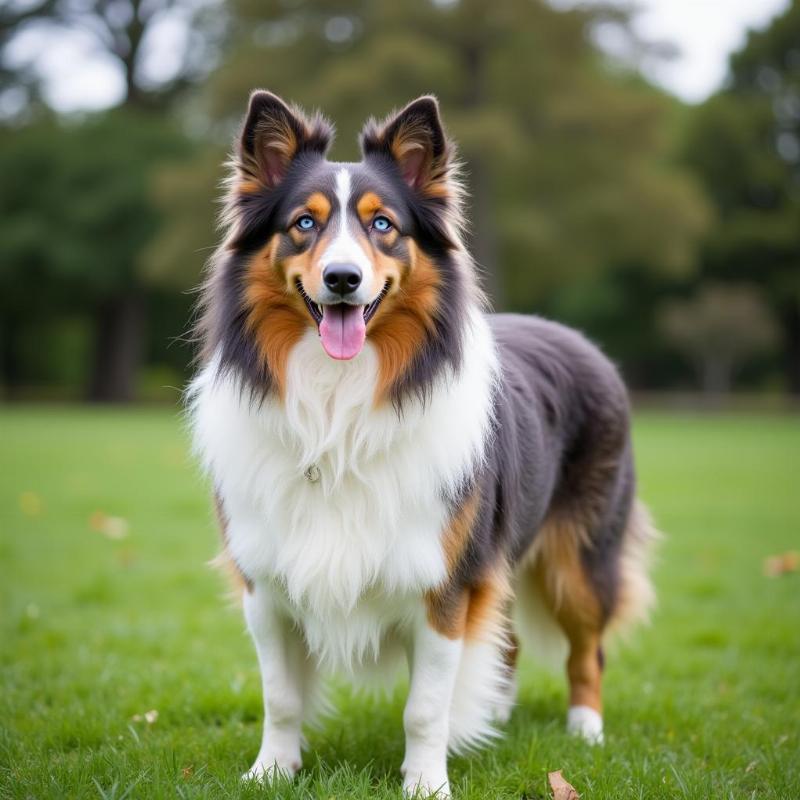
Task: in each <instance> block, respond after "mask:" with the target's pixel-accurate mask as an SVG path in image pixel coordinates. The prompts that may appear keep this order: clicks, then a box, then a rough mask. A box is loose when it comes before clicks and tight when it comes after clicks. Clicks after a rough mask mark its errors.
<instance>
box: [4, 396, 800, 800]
mask: <svg viewBox="0 0 800 800" xmlns="http://www.w3.org/2000/svg"><path fill="white" fill-rule="evenodd" d="M636 445H637V453H638V463H639V471H640V475H641V493H642V495H643V496H644V497H645V499H646V500H647V501H648V503H649V504H650V505H651V507H652V509H653V511H654V513H655V516H656V518H657V521H658V522H659V524H660V526H661V527H662V528H663V529H664V530H665V531H666V532H667V533H668V537H667V538H666V540H665V541H664V543H663V545H662V547H661V553H660V559H659V563H658V565H657V568H656V572H655V574H656V583H657V585H658V590H659V596H660V608H659V610H658V612H657V614H656V615H655V618H654V620H653V624H652V626H651V627H649V628H647V629H642V630H640V631H637V633H636V635H635V636H634V637H633V638H632V639H631V640H630V641H629V642H627V643H624V644H619V645H617V646H616V647H612V648H611V652H610V654H609V658H608V669H607V673H606V675H607V677H606V684H605V685H606V705H607V712H606V728H607V744H606V745H605V746H604V747H600V748H594V749H592V748H590V747H588V746H586V745H583V744H581V743H580V742H577V741H574V740H571V739H570V738H568V737H567V736H566V735H565V734H564V733H563V732H562V728H563V718H564V705H565V687H564V682H563V680H562V679H561V676H559V675H552V674H549V673H547V672H543V671H540V670H537V669H535V668H533V667H532V666H526V667H525V669H524V672H523V680H522V692H521V698H520V704H519V707H518V708H517V709H516V711H515V713H514V716H513V718H512V721H511V723H510V725H509V728H508V735H507V736H506V738H505V739H504V740H503V741H502V742H501V743H500V744H499V745H498V746H497V747H495V748H494V749H490V750H486V751H482V752H480V753H477V754H476V755H473V756H471V757H469V758H458V759H454V760H453V761H452V764H451V780H452V783H453V788H454V794H455V796H456V797H457V798H545V797H549V793H548V791H547V788H546V773H547V771H548V770H555V769H561V770H563V773H564V776H565V777H566V778H567V779H568V780H570V782H571V783H573V784H574V786H575V787H576V788H577V789H578V791H579V792H581V793H582V796H583V797H584V798H591V799H592V800H595V799H596V798H615V800H617V799H619V798H703V799H704V800H705V798H785V799H786V800H796V798H800V574H797V573H795V574H789V575H786V576H783V577H780V578H768V577H765V576H764V575H763V574H762V561H763V559H764V557H765V556H768V555H772V554H777V553H781V552H784V551H787V550H790V549H800V480H799V477H800V419H798V418H797V417H766V416H764V417H755V416H750V417H748V416H735V417H711V416H689V415H685V416H684V415H660V414H653V413H648V414H646V415H641V416H640V417H639V418H638V419H637V425H636ZM104 515H110V516H111V517H115V518H116V517H119V518H120V520H116V519H110V520H109V519H108V518H107V516H104ZM126 528H127V530H126ZM216 546H217V539H216V532H215V530H214V526H213V524H212V515H211V512H210V508H209V503H208V501H207V497H206V493H205V490H204V487H203V485H202V482H201V481H200V480H199V478H198V477H197V474H196V471H195V470H194V468H193V467H192V466H191V464H190V462H189V459H188V456H187V453H186V441H185V436H184V434H183V432H182V429H181V424H180V422H179V420H178V418H177V415H176V414H173V413H170V412H168V411H164V410H126V411H110V410H109V411H106V410H99V409H76V410H52V409H51V410H48V409H39V410H29V409H5V410H1V411H0V565H2V582H0V600H1V602H2V607H1V608H2V620H1V626H2V627H1V628H0V642H2V644H0V670H1V673H0V797H2V798H29V797H33V798H45V797H70V798H71V797H96V798H116V799H117V800H121V798H135V797H141V798H162V797H163V798H174V797H176V796H177V797H180V798H190V797H191V798H200V797H209V798H211V797H214V798H216V797H224V798H228V797H253V798H255V797H280V798H300V797H302V798H336V799H337V800H342V798H371V800H381V799H382V798H390V797H392V798H399V797H400V796H401V791H400V780H399V773H398V766H399V764H400V762H401V760H402V745H403V737H402V726H401V714H402V692H401V691H399V690H398V692H397V693H396V694H395V695H394V696H392V697H390V698H388V699H379V700H376V699H370V698H362V697H358V696H353V695H352V694H350V693H348V692H347V691H346V690H344V689H340V690H338V694H337V699H338V701H339V704H340V707H341V710H342V713H341V716H340V717H338V718H336V719H334V720H332V721H330V722H328V723H327V724H326V725H325V726H324V727H323V728H322V729H321V730H318V731H312V732H311V733H310V735H309V739H310V745H311V747H310V750H309V751H308V753H307V755H306V763H305V769H304V770H303V772H302V773H301V775H300V776H299V778H298V779H297V780H296V781H295V783H294V784H293V785H292V786H291V787H290V786H289V785H286V784H282V785H277V786H275V787H272V788H269V789H268V788H259V787H256V786H253V785H242V784H240V782H239V778H238V776H239V775H240V773H241V772H242V771H243V770H244V769H245V768H246V767H247V766H249V763H250V761H251V759H252V758H253V757H254V756H255V753H256V750H257V747H258V741H259V727H260V721H261V700H260V692H259V681H258V674H257V667H256V661H255V656H254V653H253V651H252V649H251V646H250V643H249V641H248V639H247V637H246V636H245V634H244V629H243V623H242V622H241V619H240V616H239V614H238V613H237V612H236V611H234V610H232V609H230V608H229V607H227V606H226V605H225V603H224V602H223V601H222V599H221V596H222V594H223V591H224V585H223V582H222V580H221V578H220V577H219V576H218V575H216V574H215V573H213V572H212V571H211V570H209V569H208V568H207V567H206V566H205V562H206V561H207V560H208V558H209V557H211V556H212V555H213V554H214V552H215V549H216ZM150 710H156V711H157V712H158V715H157V719H155V720H154V721H152V722H148V721H147V719H144V718H140V716H141V715H144V713H145V712H148V711H150ZM150 718H151V719H152V715H151V717H150Z"/></svg>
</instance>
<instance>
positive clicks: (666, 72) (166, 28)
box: [7, 0, 789, 112]
mask: <svg viewBox="0 0 800 800" xmlns="http://www.w3.org/2000/svg"><path fill="white" fill-rule="evenodd" d="M590 1H591V0H590ZM551 2H552V4H553V5H556V6H560V7H570V6H574V5H578V4H580V2H581V0H551ZM635 2H636V5H637V6H638V7H639V8H640V12H639V13H638V14H637V15H636V17H635V21H634V28H635V30H636V32H637V33H638V34H639V36H640V37H642V38H643V39H644V40H646V41H658V42H669V43H671V44H673V45H675V46H676V48H677V50H678V55H677V56H676V57H675V58H674V59H672V60H670V61H665V60H662V59H658V60H649V61H647V62H645V63H644V64H643V67H642V68H643V71H644V72H645V73H646V74H647V76H648V77H649V78H650V79H651V80H652V81H654V82H655V83H657V84H660V85H661V86H663V87H665V88H666V89H667V90H668V91H671V92H673V93H674V94H676V95H678V96H679V97H681V98H683V99H684V100H686V101H688V102H699V101H702V100H704V99H705V98H706V97H708V95H710V94H711V93H712V92H714V91H715V90H716V89H717V88H718V87H719V86H720V85H721V84H722V82H723V80H724V78H725V74H726V62H727V58H728V56H729V55H730V53H731V52H732V51H734V50H736V49H737V48H738V47H740V46H741V45H742V43H743V42H744V40H745V36H746V33H747V30H748V29H749V28H761V27H763V26H765V25H766V24H767V23H768V22H769V20H770V19H771V18H772V17H773V16H775V15H776V14H778V13H780V12H782V11H783V10H785V9H786V8H787V7H788V5H789V0H635ZM181 38H182V21H181V20H180V19H175V18H169V17H165V18H164V20H163V21H162V24H161V25H159V26H158V28H157V29H156V31H155V32H154V36H153V37H152V39H151V41H150V42H149V45H150V46H149V47H148V60H147V61H148V63H147V71H148V73H149V74H152V75H154V76H162V75H167V76H168V75H169V74H170V72H171V71H174V70H175V69H176V68H177V66H178V65H177V64H176V62H175V56H174V54H175V52H176V51H180V47H176V45H177V44H179V43H180V40H181ZM605 44H606V46H607V47H608V48H609V49H612V50H613V49H614V46H615V42H614V40H613V38H610V39H609V40H608V41H606V42H605ZM7 56H8V57H9V58H11V59H12V60H23V61H28V60H30V59H31V58H33V59H34V60H35V62H36V66H37V68H38V70H39V71H40V72H41V74H43V75H44V76H46V79H47V84H46V95H47V98H48V100H49V101H50V102H51V103H52V105H53V106H54V107H56V108H57V109H58V110H59V111H63V112H69V111H75V110H80V109H97V108H103V107H105V106H109V105H113V104H114V103H116V102H117V101H118V100H119V99H120V97H121V95H122V88H123V86H122V76H121V74H120V73H119V70H118V68H117V66H116V65H115V63H114V62H113V60H112V59H110V58H108V57H106V58H105V59H104V58H102V57H101V56H100V55H99V54H98V53H97V50H96V48H95V47H94V44H93V39H92V37H91V36H90V35H88V34H86V35H81V34H80V33H78V32H76V33H74V34H69V35H65V34H63V33H62V34H60V35H58V36H53V35H52V34H49V35H48V34H47V33H45V32H44V31H40V30H39V31H30V32H29V33H27V34H25V35H23V36H21V37H19V39H18V40H17V41H15V42H14V43H13V44H12V46H11V47H10V48H9V52H8V53H7Z"/></svg>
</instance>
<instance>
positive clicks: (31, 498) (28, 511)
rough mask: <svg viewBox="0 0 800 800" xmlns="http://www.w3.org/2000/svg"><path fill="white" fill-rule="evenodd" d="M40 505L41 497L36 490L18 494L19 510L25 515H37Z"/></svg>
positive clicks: (40, 511)
mask: <svg viewBox="0 0 800 800" xmlns="http://www.w3.org/2000/svg"><path fill="white" fill-rule="evenodd" d="M42 507H43V503H42V498H41V497H39V495H38V494H36V492H31V491H27V492H23V493H22V494H21V495H20V496H19V510H20V511H21V512H22V513H23V514H24V515H25V516H26V517H38V516H39V514H41V513H42Z"/></svg>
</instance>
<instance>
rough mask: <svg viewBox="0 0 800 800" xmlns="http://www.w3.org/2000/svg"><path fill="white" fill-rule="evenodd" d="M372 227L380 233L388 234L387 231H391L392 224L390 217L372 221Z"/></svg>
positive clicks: (377, 218)
mask: <svg viewBox="0 0 800 800" xmlns="http://www.w3.org/2000/svg"><path fill="white" fill-rule="evenodd" d="M372 227H373V228H374V229H375V230H376V231H378V233H386V231H388V230H391V227H392V223H391V222H390V221H389V218H388V217H375V219H374V220H372Z"/></svg>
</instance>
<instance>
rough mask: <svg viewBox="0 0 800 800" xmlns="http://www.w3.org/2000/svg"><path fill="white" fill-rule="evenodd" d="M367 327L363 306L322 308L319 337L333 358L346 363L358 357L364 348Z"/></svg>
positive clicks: (341, 305)
mask: <svg viewBox="0 0 800 800" xmlns="http://www.w3.org/2000/svg"><path fill="white" fill-rule="evenodd" d="M366 332H367V325H366V323H365V322H364V308H363V306H349V305H345V304H344V303H342V304H340V305H336V306H322V322H321V323H320V325H319V335H320V336H321V337H322V346H323V347H324V348H325V352H326V353H327V354H328V355H329V356H330V357H331V358H338V359H341V360H343V361H346V360H347V359H349V358H353V357H354V356H357V355H358V354H359V353H360V352H361V348H362V347H363V346H364V337H365V336H366Z"/></svg>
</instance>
